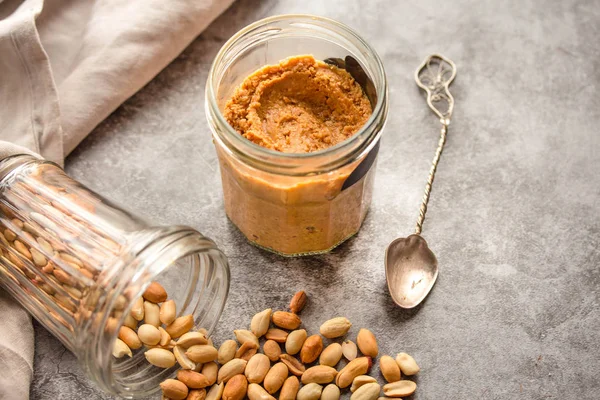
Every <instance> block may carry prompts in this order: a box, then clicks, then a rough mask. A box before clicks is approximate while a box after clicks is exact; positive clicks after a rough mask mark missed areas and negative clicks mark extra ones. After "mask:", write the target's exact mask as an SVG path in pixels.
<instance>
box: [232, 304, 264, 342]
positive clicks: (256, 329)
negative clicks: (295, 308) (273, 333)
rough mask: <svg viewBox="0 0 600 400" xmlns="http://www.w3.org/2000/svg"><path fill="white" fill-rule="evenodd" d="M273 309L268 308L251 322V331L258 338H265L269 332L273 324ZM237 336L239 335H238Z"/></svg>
mask: <svg viewBox="0 0 600 400" xmlns="http://www.w3.org/2000/svg"><path fill="white" fill-rule="evenodd" d="M271 311H272V310H271V309H270V308H267V309H266V310H264V311H261V312H259V313H257V314H256V315H254V317H252V321H251V322H250V330H251V331H252V333H253V334H254V336H256V337H257V338H259V337H261V336H263V335H264V334H265V333H267V331H268V330H269V323H270V322H271ZM236 336H237V335H236Z"/></svg>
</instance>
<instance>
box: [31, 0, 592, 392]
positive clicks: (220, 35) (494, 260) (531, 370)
mask: <svg viewBox="0 0 600 400" xmlns="http://www.w3.org/2000/svg"><path fill="white" fill-rule="evenodd" d="M293 3H294V4H293ZM293 3H292V2H291V1H281V2H276V1H262V2H261V1H240V2H239V3H237V4H236V5H234V6H233V8H231V9H230V10H229V11H227V12H226V13H225V14H224V15H223V16H222V17H221V18H220V19H218V20H217V22H216V23H214V24H213V25H212V26H211V27H210V28H209V29H208V30H207V31H206V32H205V33H204V34H202V35H201V36H200V37H199V38H198V39H197V40H196V41H195V42H194V43H193V44H192V45H191V46H190V47H189V48H188V49H187V50H186V51H185V52H184V53H183V54H182V55H181V56H180V57H179V58H178V59H177V60H176V61H175V62H174V63H173V64H172V65H170V66H169V67H168V68H166V70H165V71H163V72H162V73H161V74H160V75H159V76H158V77H156V79H154V80H153V81H152V82H151V83H150V84H149V85H148V86H147V87H145V88H144V89H143V90H141V91H140V92H139V93H138V94H137V95H136V96H134V97H133V98H132V99H131V100H129V101H128V102H127V103H126V104H124V105H123V106H122V107H121V108H119V109H118V110H117V111H116V112H115V113H114V114H113V115H112V116H111V117H110V118H108V119H107V120H106V121H105V122H104V123H103V124H101V125H100V126H99V127H98V128H97V129H96V130H95V132H94V133H93V134H92V135H91V136H90V137H89V138H88V139H87V140H86V141H85V142H84V143H83V144H82V145H81V146H80V147H79V149H77V150H76V151H75V153H74V154H73V155H71V156H70V157H69V159H68V160H67V171H68V172H69V173H70V174H71V175H73V176H74V177H76V178H78V179H80V180H81V181H83V182H86V183H88V184H89V185H90V186H91V187H92V188H94V189H96V190H97V191H98V192H100V193H103V194H105V195H106V196H108V197H111V198H113V199H114V200H116V201H117V202H118V203H120V204H123V205H125V206H126V207H128V208H129V209H132V210H141V211H143V214H145V215H147V216H148V217H150V218H151V219H153V220H154V221H157V222H160V223H187V224H190V225H192V226H194V227H196V228H198V229H199V230H201V231H202V232H204V233H205V234H207V235H208V236H210V237H212V238H213V239H214V240H215V241H216V242H217V243H218V244H219V245H220V247H221V248H222V249H223V250H224V251H225V252H226V254H227V255H228V256H229V259H230V262H231V267H232V282H231V295H230V297H229V301H228V304H227V307H226V309H225V311H224V313H223V316H222V319H221V324H220V328H219V332H218V335H217V338H218V339H219V341H220V340H222V339H224V338H225V336H227V337H228V336H229V335H228V334H227V332H229V331H230V330H231V329H233V328H234V327H239V326H241V325H245V324H247V323H248V321H249V319H250V317H251V316H252V315H253V313H254V312H255V311H257V310H260V309H262V308H264V307H267V306H273V307H275V308H278V307H284V306H285V305H286V303H287V301H288V299H289V296H291V294H292V293H293V292H294V291H295V290H296V289H299V288H304V289H306V290H307V291H308V293H309V294H310V297H311V302H310V305H309V307H308V308H307V309H306V312H305V314H304V320H305V324H306V325H307V326H308V327H311V328H312V329H316V327H317V326H318V325H319V323H320V322H321V321H322V320H324V319H326V318H328V317H332V316H335V315H346V316H347V317H348V318H350V319H351V320H352V321H353V322H354V327H355V328H356V329H354V328H353V330H352V335H355V333H356V332H357V330H358V328H360V327H362V326H366V327H370V328H372V329H373V331H374V332H375V333H376V334H377V336H378V338H379V340H380V344H381V346H380V347H381V350H382V352H383V353H396V352H398V351H407V352H409V353H411V354H413V355H414V356H415V358H416V359H417V360H418V361H419V362H420V364H421V366H422V372H421V374H420V376H419V378H418V383H419V389H418V393H417V395H415V396H414V398H415V399H420V400H424V399H501V398H502V399H507V398H517V399H535V400H537V399H540V400H541V399H581V400H583V399H590V400H591V399H598V398H600V378H599V377H600V361H599V360H600V340H599V332H600V314H599V308H600V306H599V302H600V299H599V291H600V289H599V285H600V272H599V262H600V251H599V239H600V173H599V171H600V136H599V135H598V126H600V101H599V100H598V95H597V90H598V89H599V85H600V72H599V71H600V61H599V60H600V45H599V44H598V43H599V42H598V38H599V37H600V10H599V7H598V4H597V3H595V2H593V1H589V2H583V1H582V2H574V1H554V2H546V1H543V0H537V1H508V2H491V1H474V2H467V1H459V2H436V1H430V0H427V1H418V2H417V1H411V2H405V1H398V2H396V1H394V0H383V1H375V0H369V1H363V0H343V1H327V2H322V1H317V0H315V1H307V0H304V1H302V2H293ZM438 3H439V4H438ZM300 4H301V5H300ZM289 12H309V13H314V14H320V15H324V16H329V17H332V18H335V19H338V20H340V21H343V22H346V23H348V24H349V25H350V26H352V27H354V28H355V29H356V30H358V31H359V32H361V33H362V35H363V36H364V38H365V39H366V40H368V41H369V42H371V43H372V44H373V45H374V47H375V48H376V49H377V50H378V52H379V54H380V55H381V57H382V58H383V61H384V63H385V65H386V67H387V73H388V78H389V85H390V94H391V107H390V110H391V112H390V116H389V121H388V125H387V128H386V133H385V136H384V139H383V146H382V149H381V153H380V159H379V165H378V174H377V177H376V182H375V195H374V200H373V205H372V209H371V212H370V214H369V216H368V217H367V220H366V222H365V225H364V227H363V229H362V230H361V232H360V234H359V235H358V236H357V237H356V238H354V239H353V240H351V241H350V242H348V243H346V244H344V245H343V246H341V247H340V248H338V249H337V250H336V251H334V252H333V253H332V254H330V255H327V256H322V257H314V258H305V259H295V260H287V259H282V258H279V257H276V256H273V255H271V254H267V253H265V252H263V251H260V250H258V249H256V248H254V247H252V246H250V245H248V244H247V243H246V242H245V240H244V239H243V238H242V237H241V235H240V234H239V233H238V232H237V231H236V229H235V228H234V227H233V226H232V225H231V224H230V223H229V222H228V221H227V219H226V218H225V214H224V212H223V208H222V194H221V188H220V180H219V171H218V168H217V163H216V159H215V157H216V156H215V152H214V149H213V145H212V143H211V141H210V136H209V130H208V128H207V125H206V122H205V117H204V104H203V98H204V82H205V80H206V75H207V71H208V68H209V64H210V63H211V61H212V58H213V57H214V55H215V54H216V52H217V51H218V49H219V48H220V46H221V45H222V44H223V43H224V42H225V40H226V39H227V38H228V37H229V36H231V35H232V34H233V33H234V32H235V31H237V30H238V29H240V28H241V27H243V26H244V25H246V24H248V23H250V22H252V21H254V20H257V19H259V18H262V17H264V16H267V15H273V14H278V13H289ZM432 51H439V52H441V53H442V54H444V55H446V56H448V57H450V58H451V59H453V60H454V61H455V62H456V64H457V65H458V68H459V74H458V78H457V80H456V82H455V84H454V85H453V87H452V91H453V93H454V95H455V97H456V99H457V102H458V104H457V108H456V112H455V115H454V121H453V124H452V126H451V131H450V135H449V140H448V144H447V148H446V151H445V153H444V155H443V157H442V161H441V165H440V170H439V175H438V176H437V180H436V185H435V188H434V191H433V196H432V200H431V203H430V211H429V214H428V219H427V221H426V223H425V227H424V235H425V237H426V238H427V239H428V241H429V243H430V244H431V246H432V248H433V249H434V251H435V252H436V254H437V255H438V259H439V261H440V265H441V274H440V279H439V280H438V283H437V285H436V287H435V288H434V290H433V292H432V293H431V295H430V296H429V298H428V299H427V301H426V302H425V303H424V305H423V306H422V307H420V308H418V309H416V310H413V311H402V310H400V309H397V308H396V307H394V305H393V304H392V302H391V300H390V298H389V296H388V295H387V293H386V290H385V277H384V270H383V256H384V249H385V247H386V245H387V244H388V242H389V241H391V240H392V239H393V238H395V237H396V236H399V235H405V234H409V233H410V232H411V231H412V229H413V224H414V220H415V218H416V214H417V210H418V206H419V202H420V198H421V193H422V189H423V184H424V179H425V177H426V174H427V170H428V168H429V162H430V160H431V157H432V155H433V151H434V148H435V143H436V140H437V138H436V136H437V132H438V123H437V121H436V119H435V118H434V117H433V115H432V114H431V113H430V112H429V110H428V109H427V108H426V105H425V102H424V100H423V98H422V96H421V94H420V93H419V92H418V91H417V89H416V86H415V84H414V83H413V81H412V74H413V70H414V68H415V67H416V66H417V65H418V64H419V63H420V62H421V60H422V59H423V58H424V57H425V56H426V55H427V54H428V53H430V52H432ZM31 393H32V398H33V399H80V398H86V399H103V398H107V397H106V396H104V395H102V394H101V393H99V392H98V391H97V390H95V389H94V388H93V387H92V385H91V384H90V382H89V381H88V380H87V379H86V378H85V377H84V376H83V375H82V373H81V372H80V370H79V368H78V367H77V366H76V362H75V360H74V357H73V356H72V355H71V354H70V353H68V352H66V351H65V350H64V348H63V347H62V345H61V344H60V343H58V341H57V340H55V339H54V338H52V337H51V336H50V335H49V334H48V333H47V332H46V331H45V330H44V329H42V328H40V327H39V326H36V357H35V376H34V381H33V385H32V392H31Z"/></svg>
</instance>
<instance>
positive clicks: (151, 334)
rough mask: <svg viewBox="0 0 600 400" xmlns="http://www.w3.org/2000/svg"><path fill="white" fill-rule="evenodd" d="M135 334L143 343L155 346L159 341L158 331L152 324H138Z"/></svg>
mask: <svg viewBox="0 0 600 400" xmlns="http://www.w3.org/2000/svg"><path fill="white" fill-rule="evenodd" d="M137 334H138V336H139V338H140V340H141V341H142V342H143V343H144V344H147V345H150V346H155V345H157V344H158V343H159V342H160V331H159V330H158V328H156V327H155V326H153V325H150V324H144V325H142V326H140V327H139V328H138V332H137Z"/></svg>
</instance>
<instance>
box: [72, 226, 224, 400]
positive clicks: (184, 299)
mask: <svg viewBox="0 0 600 400" xmlns="http://www.w3.org/2000/svg"><path fill="white" fill-rule="evenodd" d="M149 234H150V238H151V239H149V240H145V241H142V242H146V243H149V245H148V246H146V247H144V248H143V249H141V250H140V251H139V253H138V254H137V255H136V256H135V257H134V258H133V259H132V260H131V262H129V263H127V265H123V264H122V265H116V266H114V268H118V269H120V270H121V272H120V273H119V276H118V281H119V283H118V284H117V285H116V286H115V290H114V292H113V293H114V294H113V295H111V297H110V298H107V301H106V307H107V309H109V310H110V309H113V310H114V309H115V307H118V302H119V300H118V298H119V296H120V295H125V296H126V298H128V299H131V300H130V301H129V302H128V303H127V306H126V307H125V308H124V309H123V310H122V315H121V317H120V319H119V321H118V322H116V323H111V322H110V321H109V319H108V318H107V321H106V322H105V323H104V326H114V327H116V328H114V331H112V332H111V333H110V334H104V331H103V330H98V329H96V331H92V329H93V327H91V326H90V327H89V329H90V330H89V333H90V334H91V335H92V336H94V337H95V339H96V344H95V346H93V347H92V350H91V351H90V352H89V353H88V354H87V357H88V360H87V362H86V364H87V365H88V368H90V367H89V366H90V365H92V366H96V367H91V368H90V373H91V374H92V375H93V376H95V377H96V378H97V381H98V382H100V384H101V386H102V387H103V389H105V390H107V391H109V392H111V393H115V394H118V395H119V396H122V397H125V398H144V397H147V396H149V395H151V394H152V393H155V392H156V391H158V390H159V389H160V387H159V384H160V382H162V381H163V380H165V379H167V378H169V377H172V376H173V375H174V374H175V372H176V371H177V370H178V369H179V366H178V365H177V364H176V365H175V366H173V367H171V368H167V369H163V368H159V367H155V366H153V365H151V364H150V363H148V361H147V360H146V359H145V356H144V352H145V350H147V349H146V348H145V346H143V347H142V348H140V349H138V350H133V353H134V354H133V357H132V358H128V357H127V356H125V357H123V358H120V359H116V358H115V357H113V356H112V348H113V345H114V343H115V341H116V339H117V337H118V332H119V329H120V327H121V326H122V325H123V324H124V322H125V317H126V316H127V315H129V313H130V312H131V308H132V306H133V303H134V301H135V300H136V299H138V298H139V297H140V296H141V295H142V293H144V291H145V290H146V288H147V287H148V285H149V284H150V283H151V282H153V281H157V282H159V283H160V284H161V285H162V286H163V287H164V288H165V290H166V291H167V293H168V295H169V299H173V300H174V301H175V303H176V305H177V317H180V316H184V315H188V314H191V315H193V316H194V328H193V329H194V330H197V329H200V328H204V329H206V330H207V331H208V333H209V334H210V333H211V332H212V331H213V329H214V328H215V325H216V324H217V322H218V320H219V317H220V315H221V312H222V310H223V307H224V306H225V301H226V299H227V294H228V291H229V268H228V266H227V260H226V259H225V256H224V255H223V253H221V252H220V251H219V250H218V249H217V248H216V246H215V245H214V243H213V242H212V241H210V240H209V239H207V238H205V237H203V236H202V235H200V234H199V233H198V232H196V231H194V230H192V229H191V228H183V227H176V228H164V229H163V228H160V229H158V230H156V229H154V230H152V232H151V233H149ZM125 276H127V278H125ZM124 278H125V279H124ZM105 315H110V313H105ZM82 336H83V335H82Z"/></svg>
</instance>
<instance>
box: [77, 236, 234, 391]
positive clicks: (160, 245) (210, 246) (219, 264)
mask: <svg viewBox="0 0 600 400" xmlns="http://www.w3.org/2000/svg"><path fill="white" fill-rule="evenodd" d="M149 232H152V234H153V235H155V236H153V237H152V238H151V239H150V241H144V242H140V243H138V245H141V246H140V247H138V246H136V248H132V249H130V251H131V252H132V254H131V255H130V257H129V258H128V259H124V260H121V261H123V264H120V266H122V265H125V264H127V265H131V264H132V263H133V262H134V261H143V260H145V261H143V262H142V265H140V266H139V267H137V268H136V270H135V272H134V276H135V279H136V280H138V279H139V280H140V281H142V282H143V284H141V285H140V286H139V287H138V288H137V290H136V291H135V292H133V293H131V294H132V295H133V297H132V298H134V299H135V298H138V297H140V296H141V295H142V293H143V292H144V290H145V289H146V287H147V286H148V285H149V284H150V283H151V282H152V281H154V280H155V279H156V277H157V276H159V275H160V274H161V273H162V272H164V271H165V270H166V269H167V268H169V267H170V266H171V265H172V264H173V263H174V262H175V260H178V259H183V258H185V257H187V256H189V255H194V254H196V255H198V254H204V255H205V256H206V257H208V258H210V261H211V263H210V264H211V265H213V266H214V268H215V271H216V272H215V273H216V274H217V276H220V274H223V277H224V283H225V284H224V285H223V286H222V287H219V288H217V289H218V292H215V293H218V294H219V298H217V299H216V301H212V302H210V305H211V307H214V310H213V311H215V312H216V314H215V317H216V318H215V319H214V320H211V321H210V325H209V326H203V327H206V328H207V331H208V333H209V334H210V333H212V331H213V329H214V328H215V325H216V324H217V322H218V320H219V319H220V316H221V314H222V312H223V309H224V307H225V303H226V301H227V297H228V294H229V284H230V277H231V274H230V269H229V265H228V262H227V259H226V258H225V255H224V254H223V252H222V251H221V250H219V248H218V247H217V245H216V244H215V243H214V242H213V241H212V240H211V239H209V238H207V237H205V236H204V235H202V234H201V233H200V232H198V231H196V230H195V229H193V228H190V227H188V226H181V225H176V226H169V227H154V228H150V229H149ZM176 247H183V248H184V250H185V251H184V252H181V253H178V254H177V255H176V257H175V258H173V257H172V256H173V254H174V253H177V250H176V249H175V248H176ZM113 267H116V268H119V265H115V266H113ZM205 267H206V268H208V267H207V266H205ZM132 272H133V271H132ZM204 273H205V274H206V273H207V271H204ZM144 275H145V276H144ZM204 278H205V279H204V280H200V281H199V284H202V285H205V286H211V285H214V284H215V281H214V278H213V275H211V278H210V279H209V280H208V281H206V279H207V277H206V276H205V277H204ZM113 280H116V281H118V280H120V276H118V274H117V275H115V276H113V277H112V278H111V281H113ZM116 281H115V289H116V290H115V291H114V293H113V294H112V295H111V296H110V297H109V298H107V299H106V305H105V307H106V310H111V309H113V308H114V307H115V303H116V299H117V297H118V296H119V295H121V294H123V293H124V292H125V291H128V290H129V289H130V287H129V286H123V285H122V284H121V283H117V282H116ZM117 285H118V289H117ZM193 289H194V290H197V287H193ZM132 306H133V302H130V304H129V305H128V306H127V307H126V308H125V309H124V311H125V312H124V313H123V315H122V316H121V317H120V318H119V319H118V321H117V323H116V326H117V327H119V328H120V327H121V326H123V325H124V322H125V316H126V315H127V314H128V313H129V312H130V310H131V307H132ZM194 307H196V306H194ZM178 311H179V312H181V310H178ZM108 315H109V313H108V312H107V313H105V317H104V320H103V324H102V325H106V323H105V322H106V321H107V318H108ZM194 323H196V321H194ZM88 329H90V331H89V334H90V336H89V337H92V338H93V346H91V347H90V348H88V349H86V350H87V352H86V353H84V354H83V357H86V358H88V359H89V360H92V362H91V363H89V362H86V366H87V368H88V371H89V373H90V374H91V375H92V376H94V377H95V378H96V381H97V383H98V384H99V385H100V386H101V387H102V388H103V389H104V390H106V391H108V392H109V393H113V394H118V395H119V396H123V397H129V398H146V396H149V395H151V394H153V393H156V392H157V391H159V390H160V387H159V386H158V385H156V386H151V387H148V388H145V389H140V388H138V389H134V390H133V391H131V388H130V386H129V385H130V384H131V383H133V382H126V381H124V380H123V379H119V378H117V376H116V375H115V374H114V367H115V365H114V361H115V360H114V358H113V357H112V356H111V353H110V351H109V352H108V354H106V345H107V344H108V345H109V346H108V347H109V348H110V349H112V346H113V345H114V342H115V341H116V339H117V337H118V336H119V330H118V329H115V331H114V332H111V333H108V332H98V331H96V330H95V329H94V327H93V326H92V325H90V326H89V327H88ZM136 356H137V357H140V358H141V355H136ZM99 359H102V361H103V362H101V363H97V362H95V361H96V360H99ZM170 369H172V368H169V369H165V370H164V371H161V372H159V374H163V375H164V378H167V377H171V376H172V375H173V373H170V374H168V376H167V375H166V373H167V372H168V370H170ZM152 378H153V377H152Z"/></svg>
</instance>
